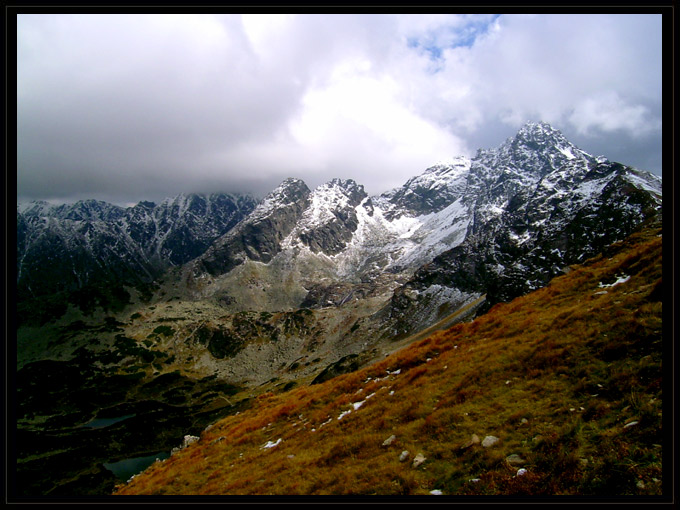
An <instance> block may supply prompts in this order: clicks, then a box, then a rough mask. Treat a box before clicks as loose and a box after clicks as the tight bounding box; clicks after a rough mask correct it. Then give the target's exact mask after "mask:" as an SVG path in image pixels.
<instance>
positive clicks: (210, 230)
mask: <svg viewBox="0 0 680 510" xmlns="http://www.w3.org/2000/svg"><path fill="white" fill-rule="evenodd" d="M254 207H255V200H254V199H253V198H252V197H249V196H234V195H225V194H213V195H208V196H203V195H180V196H178V197H175V198H173V199H167V200H165V201H164V202H163V203H161V204H159V205H156V204H153V203H151V202H140V203H139V204H137V205H136V206H134V207H130V208H123V207H119V206H115V205H112V204H107V203H105V202H100V201H95V200H85V201H80V202H77V203H75V204H70V205H69V204H64V205H59V206H51V205H49V204H47V203H46V202H33V203H30V204H21V205H19V206H18V207H17V290H18V294H19V298H20V300H22V299H24V298H25V299H30V298H32V297H39V296H44V295H50V294H54V293H63V292H67V293H68V292H72V291H78V290H80V289H84V288H86V287H88V286H97V287H100V288H101V287H106V286H109V285H116V286H118V287H120V286H122V285H124V284H127V285H135V284H138V283H140V282H148V281H151V280H152V279H153V278H155V277H158V276H159V275H160V274H161V272H162V271H163V270H165V269H166V268H167V267H169V266H173V265H180V264H184V263H186V262H188V261H189V260H191V259H193V258H195V257H196V256H197V255H199V254H201V253H203V252H204V251H205V249H207V247H208V246H209V245H210V244H211V242H212V241H213V240H214V239H215V238H217V237H219V236H220V235H222V234H224V233H225V232H227V231H229V230H230V229H231V228H233V227H234V226H235V225H236V224H237V223H238V222H239V221H240V220H241V219H242V218H243V217H244V216H246V215H247V214H248V213H250V212H251V211H252V209H253V208H254Z"/></svg>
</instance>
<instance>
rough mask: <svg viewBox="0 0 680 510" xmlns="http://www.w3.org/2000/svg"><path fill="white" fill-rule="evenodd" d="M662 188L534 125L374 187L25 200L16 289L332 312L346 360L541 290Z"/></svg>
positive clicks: (621, 228)
mask: <svg viewBox="0 0 680 510" xmlns="http://www.w3.org/2000/svg"><path fill="white" fill-rule="evenodd" d="M661 188H662V186H661V178H660V177H658V176H655V175H652V174H649V173H647V172H643V171H639V170H636V169H634V168H631V167H627V166H625V165H622V164H619V163H613V162H610V161H608V160H607V159H606V158H604V157H594V156H591V155H589V154H587V153H586V152H584V151H582V150H581V149H579V148H578V147H576V146H574V145H573V144H571V143H570V142H569V141H568V140H566V138H565V137H564V136H563V135H562V134H561V133H560V132H559V131H558V130H556V129H554V128H552V127H551V126H550V125H548V124H546V123H543V122H539V123H533V122H529V123H527V124H526V125H525V126H523V127H522V128H521V129H520V130H519V131H518V133H517V134H516V135H515V136H514V137H512V138H509V139H508V140H506V141H505V142H504V143H502V144H501V145H500V146H499V147H498V148H496V149H487V150H481V149H480V150H479V151H478V152H477V154H476V156H475V157H473V158H465V157H459V158H454V159H452V160H451V161H449V162H446V163H440V164H437V165H434V166H433V167H431V168H428V169H427V170H426V171H425V172H423V173H422V174H421V175H418V176H415V177H413V178H411V179H409V180H408V181H407V182H406V183H405V184H404V185H403V186H401V187H399V188H396V189H393V190H389V191H387V192H385V193H383V194H381V195H378V196H368V194H367V193H366V192H365V190H364V188H363V186H361V185H360V184H358V183H356V182H355V181H353V180H342V179H333V180H332V181H330V182H328V183H326V184H324V185H322V186H319V187H318V188H316V189H314V190H311V189H309V187H308V186H307V185H306V184H305V183H304V182H303V181H302V180H300V179H296V178H289V179H286V180H285V181H283V182H282V183H281V184H280V185H279V186H278V187H277V188H276V189H275V190H273V191H272V192H271V193H270V194H269V195H267V196H266V197H265V198H264V199H263V200H262V201H260V202H259V203H256V202H255V201H254V199H252V198H251V197H238V196H227V195H211V196H209V197H204V196H199V195H181V196H179V197H176V198H174V199H168V200H166V201H164V202H163V203H162V204H160V206H155V205H154V204H150V203H145V202H142V203H140V204H138V205H137V206H135V207H133V208H128V209H123V208H117V207H115V206H110V205H108V204H103V203H97V202H95V201H87V202H82V203H78V204H76V205H75V206H72V207H65V206H59V207H52V208H49V207H48V206H47V205H46V204H33V205H31V206H22V207H20V208H18V209H17V222H18V225H19V229H18V230H19V234H20V235H19V243H18V248H17V250H18V286H19V288H20V300H21V297H22V292H21V291H22V290H23V291H24V294H30V293H31V292H33V289H32V287H31V284H34V283H35V282H37V281H38V280H39V279H40V277H43V279H44V280H45V281H47V282H48V283H50V282H52V283H53V287H54V286H58V285H61V286H63V285H64V284H66V285H71V286H73V287H74V288H76V290H78V285H81V286H82V285H83V281H85V282H86V283H87V278H86V277H87V276H88V271H93V270H91V269H89V268H90V267H93V266H94V267H95V268H97V269H99V268H101V269H102V271H104V269H107V270H108V271H109V272H108V273H106V272H105V271H104V273H105V274H106V275H107V277H108V278H109V279H108V280H105V281H112V280H114V279H117V280H118V281H119V282H123V283H126V284H127V285H130V284H134V283H135V282H137V281H142V282H148V285H149V286H148V287H144V286H141V287H139V288H138V294H139V296H142V297H143V298H144V299H143V303H146V305H145V304H143V303H142V304H140V302H139V300H137V301H135V299H134V296H130V295H129V292H128V290H127V289H123V290H121V291H120V292H121V297H117V296H113V298H111V296H103V297H102V298H101V299H100V300H99V302H100V303H103V302H106V298H107V297H108V298H109V299H110V300H111V299H113V300H115V299H119V302H120V303H119V307H118V308H117V310H122V309H123V308H124V307H125V306H128V305H130V304H131V303H137V304H136V305H134V306H136V307H138V308H139V307H140V306H141V308H140V309H144V307H145V306H151V305H152V304H153V305H156V304H159V303H163V302H167V301H168V300H169V299H170V300H175V301H179V302H182V303H184V304H185V305H186V306H188V307H191V306H198V303H208V304H209V305H208V306H209V308H210V309H211V310H213V309H214V310H221V311H222V313H224V314H234V313H242V312H263V313H267V314H272V313H279V312H293V311H295V310H298V309H301V308H304V309H311V310H318V311H319V312H322V311H324V310H326V309H328V308H329V307H330V308H333V309H334V311H333V312H332V315H334V316H336V318H337V317H344V319H343V320H342V321H340V322H341V323H342V324H343V325H342V326H338V325H336V326H335V328H336V329H335V334H329V335H328V336H329V338H332V339H333V340H332V342H335V343H336V344H337V342H341V341H342V342H345V343H346V341H345V340H343V339H346V338H347V335H348V334H349V332H350V331H349V329H350V327H351V328H352V329H351V332H352V333H353V335H352V336H354V337H355V340H354V341H352V342H351V346H348V345H344V347H343V348H342V349H340V348H339V346H338V345H335V347H334V348H333V349H335V351H333V349H330V352H336V353H337V355H338V357H339V356H340V352H341V351H342V353H344V354H345V355H347V354H350V353H354V354H356V353H357V352H356V351H357V349H365V348H366V346H367V343H366V341H365V339H366V338H371V339H374V338H378V339H382V340H388V339H391V338H397V337H407V336H408V335H411V334H414V333H416V332H417V331H419V330H421V329H423V328H426V327H428V326H431V325H432V324H434V323H436V322H438V321H440V320H442V319H444V318H445V317H447V316H448V315H450V314H452V313H454V312H456V310H459V309H461V308H463V307H466V306H469V305H471V304H472V303H475V304H476V306H480V307H481V308H480V309H481V310H483V309H485V308H488V307H490V306H492V305H493V304H494V303H497V302H500V301H507V300H509V299H512V298H514V297H517V296H519V295H522V294H524V293H526V292H529V291H531V290H534V289H536V288H539V287H540V286H542V285H545V284H546V283H547V282H548V281H549V280H550V279H551V278H552V277H554V276H556V275H558V274H560V273H561V272H562V271H563V270H564V268H565V267H567V266H568V265H569V264H573V263H577V262H579V261H581V260H583V259H584V258H585V257H589V256H592V255H594V254H595V253H598V252H599V251H600V250H601V249H602V248H603V247H605V246H606V245H608V244H611V243H612V242H615V241H618V240H620V239H623V238H625V237H626V236H628V235H629V234H630V233H631V232H633V231H634V230H635V229H636V228H638V227H639V226H640V225H642V224H643V223H644V222H646V221H651V220H652V219H653V218H655V217H660V215H661V207H662V206H661V203H662V202H661V197H662V190H661ZM65 225H66V226H67V227H68V228H69V229H70V230H69V232H68V233H64V231H65V230H66V227H65ZM74 232H75V233H77V234H78V235H69V233H70V234H73V233H74ZM73 239H75V240H76V241H75V242H74V241H72V240H73ZM33 240H40V242H38V243H37V242H31V241H33ZM65 240H67V241H68V242H67V241H65ZM69 243H72V244H69ZM36 246H37V248H36ZM74 248H75V249H74ZM88 250H90V251H88ZM55 251H56V253H55ZM36 253H38V254H42V256H43V259H41V258H40V256H38V255H35V254H36ZM55 254H56V255H57V256H56V257H55V256H54V255H55ZM31 257H34V260H33V263H28V262H27V260H28V261H29V262H30V261H31ZM45 257H46V258H45ZM52 259H54V261H52ZM92 261H94V264H93V263H92ZM36 267H39V268H40V271H42V273H41V272H40V271H39V270H37V269H36ZM55 268H56V269H55ZM83 269H85V277H83ZM66 273H68V275H67V274H66ZM111 275H113V276H114V277H115V278H111ZM161 276H162V277H161ZM41 283H42V282H41ZM48 288H49V287H48ZM139 289H141V290H139ZM78 295H79V296H80V300H76V301H75V304H76V305H78V306H80V307H81V309H83V310H85V309H86V308H87V310H90V311H91V310H92V309H93V306H96V304H97V301H96V300H95V304H94V305H93V304H92V303H90V302H88V299H89V300H90V301H92V299H91V298H92V296H93V291H92V287H91V286H90V287H85V290H82V289H81V290H80V293H79V294H78ZM94 296H95V297H96V296H97V294H96V293H94ZM84 302H85V304H86V305H87V306H85V305H84V304H83V303H84ZM192 303H193V304H192ZM480 303H482V304H480ZM88 306H89V308H88ZM61 311H62V313H63V309H62V310H61ZM323 313H324V314H326V312H323ZM56 315H57V316H58V313H57V314H56ZM318 319H319V320H321V319H320V316H319V317H318ZM323 320H324V321H326V322H327V323H328V318H326V319H323ZM334 320H335V319H334ZM330 322H333V321H330ZM337 328H340V329H337ZM303 340H305V339H303ZM372 341H373V340H372ZM332 342H331V343H332ZM199 344H200V342H199ZM197 348H200V346H198V347H197ZM296 355H297V354H296ZM290 356H293V353H289V354H288V355H287V356H284V357H286V358H289V357H290ZM243 361H244V362H245V360H243ZM268 374H269V373H268Z"/></svg>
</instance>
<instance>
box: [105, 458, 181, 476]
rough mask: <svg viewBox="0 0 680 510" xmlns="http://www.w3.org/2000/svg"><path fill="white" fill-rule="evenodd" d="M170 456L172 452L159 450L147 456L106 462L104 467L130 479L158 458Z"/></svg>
mask: <svg viewBox="0 0 680 510" xmlns="http://www.w3.org/2000/svg"><path fill="white" fill-rule="evenodd" d="M169 457H170V452H158V453H154V454H153V455H147V456H146V457H134V458H131V459H123V460H119V461H118V462H112V463H104V467H105V468H106V469H108V470H109V471H111V472H112V473H113V474H114V475H116V476H117V477H118V478H119V479H121V480H124V481H128V480H129V479H130V478H131V477H132V475H137V474H139V473H141V472H142V471H144V470H145V469H146V468H148V467H149V466H150V465H151V464H153V463H154V462H156V459H160V460H165V459H167V458H169Z"/></svg>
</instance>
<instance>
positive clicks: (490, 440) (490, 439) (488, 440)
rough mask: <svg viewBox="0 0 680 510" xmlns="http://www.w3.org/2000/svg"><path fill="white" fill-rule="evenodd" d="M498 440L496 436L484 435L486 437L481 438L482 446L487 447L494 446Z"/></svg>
mask: <svg viewBox="0 0 680 510" xmlns="http://www.w3.org/2000/svg"><path fill="white" fill-rule="evenodd" d="M498 441H500V439H498V438H497V437H496V436H486V437H485V438H484V439H483V440H482V446H483V447H484V448H489V447H491V446H494V445H495V444H497V443H498Z"/></svg>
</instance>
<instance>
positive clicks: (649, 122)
mask: <svg viewBox="0 0 680 510" xmlns="http://www.w3.org/2000/svg"><path fill="white" fill-rule="evenodd" d="M661 22H662V20H661V16H660V15H654V14H652V15H640V14H635V15H625V14H616V15H576V14H574V15H553V16H547V15H502V16H487V15H484V16H468V15H466V16H462V15H388V14H385V15H281V16H276V15H271V16H270V15H249V16H241V15H117V14H115V15H114V14H103V15H66V14H50V15H19V16H18V18H17V77H16V78H17V114H18V115H17V197H18V198H19V199H22V200H23V199H49V200H76V199H80V198H99V199H103V200H109V201H114V202H119V203H127V202H136V201H139V200H143V199H151V200H159V199H162V198H163V197H166V196H171V195H175V194H177V193H180V192H213V191H240V192H252V193H254V194H255V195H263V194H265V193H267V192H268V191H270V190H271V189H273V188H274V187H275V186H276V185H277V184H278V183H279V182H281V181H282V180H283V179H284V178H286V177H288V176H294V177H299V178H302V179H304V180H305V182H307V183H308V185H309V186H310V187H314V186H316V185H319V184H322V183H323V182H326V181H328V180H330V179H331V178H333V177H342V178H353V179H355V180H356V181H357V182H359V183H362V184H364V185H365V187H366V190H367V191H368V192H369V193H380V192H382V191H386V190H387V189H390V188H392V187H395V186H398V185H401V184H403V182H405V181H406V180H407V179H408V178H409V177H411V176H413V175H416V174H418V173H421V172H422V171H423V170H424V169H425V168H427V167H428V166H430V165H432V164H434V163H436V162H437V161H439V160H442V159H448V158H450V157H452V156H457V155H473V154H474V152H475V151H476V149H478V148H489V147H495V146H497V145H499V144H500V143H501V142H502V141H503V140H504V139H505V138H507V137H508V136H511V135H513V134H514V132H515V131H516V130H517V129H518V128H519V126H520V125H521V124H523V123H524V122H525V121H527V120H544V121H547V122H549V123H551V124H552V125H553V126H554V127H556V128H558V129H560V130H561V131H562V132H563V133H564V134H565V136H567V138H569V139H570V140H571V141H572V142H574V143H575V144H576V145H578V146H579V147H581V148H582V149H584V150H586V151H587V152H590V153H592V154H594V155H605V156H607V157H608V158H609V159H611V160H615V161H621V162H623V163H626V164H631V165H633V166H637V167H638V168H642V169H645V170H650V171H653V172H655V173H659V174H660V173H661V170H662V168H661V135H662V131H661V120H662V97H661V95H662V94H661V92H662V87H661V78H662V76H661V75H662V60H661V54H662V52H661V46H662V44H661V35H662V34H661Z"/></svg>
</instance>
